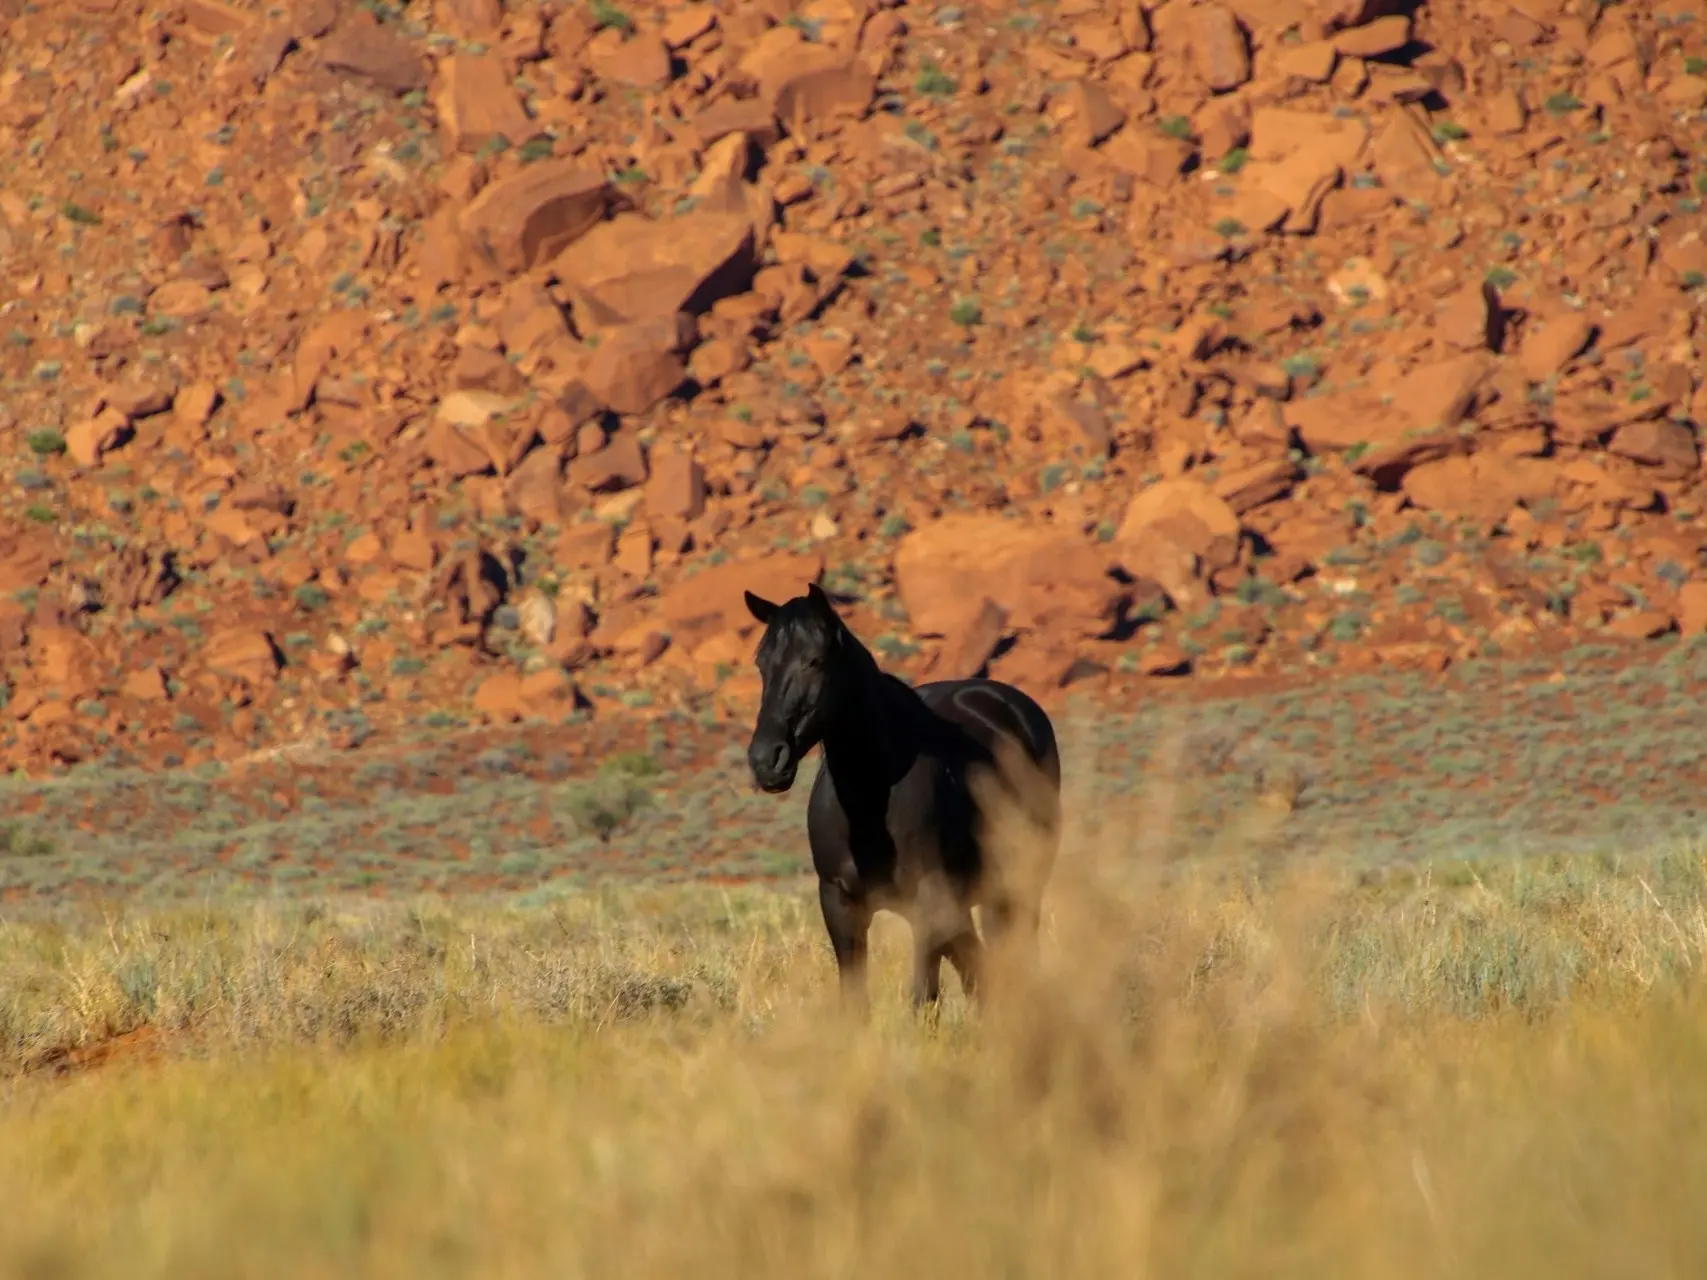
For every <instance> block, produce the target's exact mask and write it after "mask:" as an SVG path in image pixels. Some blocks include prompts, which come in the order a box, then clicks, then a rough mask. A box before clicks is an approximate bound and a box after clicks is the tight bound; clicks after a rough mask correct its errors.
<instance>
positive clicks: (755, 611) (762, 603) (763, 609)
mask: <svg viewBox="0 0 1707 1280" xmlns="http://www.w3.org/2000/svg"><path fill="white" fill-rule="evenodd" d="M742 594H743V595H745V596H746V597H747V612H748V613H750V614H752V615H753V616H754V617H755V618H757V619H758V620H759V622H760V623H761V624H762V625H764V626H767V627H768V626H770V624H771V619H772V618H774V617H776V610H777V606H776V605H774V604H772V603H771V602H770V601H769V600H766V599H765V598H764V597H763V596H756V595H754V594H753V593H752V592H751V591H745V592H742Z"/></svg>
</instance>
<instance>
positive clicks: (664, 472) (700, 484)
mask: <svg viewBox="0 0 1707 1280" xmlns="http://www.w3.org/2000/svg"><path fill="white" fill-rule="evenodd" d="M648 461H649V463H650V465H651V468H652V475H651V477H650V478H649V479H648V480H647V482H646V511H647V514H648V515H650V516H652V517H653V518H654V519H665V520H697V519H699V517H700V516H701V515H703V514H704V513H705V468H704V467H702V466H700V465H699V462H698V461H697V460H696V459H695V458H694V456H693V455H692V454H691V453H685V452H683V451H681V450H679V449H654V450H653V451H652V456H651V458H650V459H648Z"/></svg>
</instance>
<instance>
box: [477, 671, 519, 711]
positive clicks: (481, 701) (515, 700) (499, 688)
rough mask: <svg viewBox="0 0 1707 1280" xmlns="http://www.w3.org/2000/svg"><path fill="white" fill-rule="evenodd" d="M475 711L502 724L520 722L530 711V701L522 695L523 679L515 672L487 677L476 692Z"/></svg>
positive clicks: (501, 672)
mask: <svg viewBox="0 0 1707 1280" xmlns="http://www.w3.org/2000/svg"><path fill="white" fill-rule="evenodd" d="M474 709H475V710H476V711H478V712H479V713H480V714H481V715H483V716H485V717H486V718H487V719H488V720H495V721H499V722H501V723H503V722H509V723H513V722H514V721H517V720H520V719H521V718H522V717H523V716H525V715H527V714H528V711H529V703H528V700H527V699H526V698H525V697H524V696H523V695H522V679H521V677H520V676H518V675H516V674H515V673H514V672H513V671H500V672H499V673H498V674H497V675H492V676H487V677H486V679H484V680H482V681H481V682H480V687H479V688H478V689H476V690H475V691H474Z"/></svg>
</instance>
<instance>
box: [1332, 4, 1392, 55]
mask: <svg viewBox="0 0 1707 1280" xmlns="http://www.w3.org/2000/svg"><path fill="white" fill-rule="evenodd" d="M1410 39H1411V20H1410V17H1409V16H1408V15H1407V14H1403V13H1394V14H1389V15H1388V16H1387V17H1385V18H1377V19H1376V20H1375V21H1374V22H1368V23H1365V24H1364V25H1362V26H1359V27H1347V28H1343V29H1341V30H1339V31H1336V32H1334V35H1333V46H1334V48H1335V49H1336V50H1338V51H1339V52H1340V53H1341V54H1342V55H1344V56H1345V57H1349V58H1378V57H1380V56H1381V55H1382V54H1384V53H1392V52H1394V51H1395V50H1398V49H1403V48H1404V47H1405V46H1406V45H1407V44H1409V43H1410Z"/></svg>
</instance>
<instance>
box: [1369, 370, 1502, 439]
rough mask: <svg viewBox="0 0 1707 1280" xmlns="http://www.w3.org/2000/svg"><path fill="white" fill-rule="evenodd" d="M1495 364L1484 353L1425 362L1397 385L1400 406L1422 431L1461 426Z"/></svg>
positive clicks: (1396, 400) (1395, 398)
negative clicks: (1429, 362) (1425, 363)
mask: <svg viewBox="0 0 1707 1280" xmlns="http://www.w3.org/2000/svg"><path fill="white" fill-rule="evenodd" d="M1492 372H1493V366H1492V365H1491V364H1490V363H1489V361H1488V358H1487V356H1486V355H1485V354H1483V353H1479V352H1477V353H1472V354H1469V355H1462V356H1454V357H1452V358H1451V359H1448V360H1441V361H1437V362H1435V363H1433V364H1427V365H1421V366H1419V367H1418V368H1416V369H1413V370H1412V371H1411V372H1410V373H1408V374H1406V375H1405V376H1404V377H1402V378H1400V379H1399V380H1398V381H1397V382H1395V383H1394V384H1393V387H1392V396H1393V402H1394V405H1395V407H1396V408H1398V409H1399V410H1400V411H1401V412H1402V413H1403V414H1404V415H1405V416H1406V417H1408V418H1409V419H1410V422H1411V426H1412V427H1413V428H1414V429H1416V430H1419V431H1437V430H1444V429H1447V428H1450V427H1455V426H1457V425H1458V424H1459V423H1460V422H1462V421H1463V420H1464V418H1465V416H1466V415H1468V414H1469V412H1470V410H1471V408H1472V406H1473V405H1474V404H1475V402H1476V397H1477V395H1478V394H1479V393H1480V392H1481V390H1482V388H1483V386H1484V385H1485V384H1486V383H1487V381H1488V378H1489V376H1490V375H1491V374H1492Z"/></svg>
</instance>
